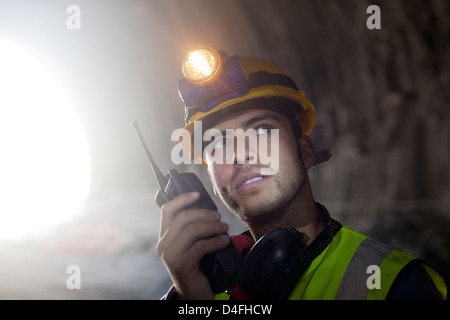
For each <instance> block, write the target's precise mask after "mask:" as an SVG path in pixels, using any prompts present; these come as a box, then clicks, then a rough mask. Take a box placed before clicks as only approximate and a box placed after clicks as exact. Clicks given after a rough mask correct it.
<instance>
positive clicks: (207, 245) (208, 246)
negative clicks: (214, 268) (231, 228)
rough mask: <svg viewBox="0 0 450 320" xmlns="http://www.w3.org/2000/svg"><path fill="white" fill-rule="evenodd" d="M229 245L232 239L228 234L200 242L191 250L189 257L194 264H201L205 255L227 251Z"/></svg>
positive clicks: (188, 252) (188, 253)
mask: <svg viewBox="0 0 450 320" xmlns="http://www.w3.org/2000/svg"><path fill="white" fill-rule="evenodd" d="M229 243H230V237H229V236H228V234H221V235H217V236H214V237H211V238H208V239H204V240H199V241H197V242H196V243H195V244H194V245H193V246H191V247H190V248H189V250H188V251H187V255H188V256H189V257H190V258H191V259H192V261H193V263H196V262H197V261H198V262H200V260H201V259H202V258H203V257H204V256H205V255H207V254H210V253H213V252H216V251H218V250H222V249H225V248H226V247H227V245H228V244H229Z"/></svg>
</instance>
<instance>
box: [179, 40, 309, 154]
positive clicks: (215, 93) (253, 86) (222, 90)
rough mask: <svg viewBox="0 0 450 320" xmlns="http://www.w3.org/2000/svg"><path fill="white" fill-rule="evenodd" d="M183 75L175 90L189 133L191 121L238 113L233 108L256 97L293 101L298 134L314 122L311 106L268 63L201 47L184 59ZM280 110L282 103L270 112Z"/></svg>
mask: <svg viewBox="0 0 450 320" xmlns="http://www.w3.org/2000/svg"><path fill="white" fill-rule="evenodd" d="M183 74H184V76H185V78H183V79H181V80H180V81H179V82H178V91H179V94H180V97H181V99H182V100H183V102H184V104H185V111H186V118H185V121H186V126H185V127H184V129H186V130H188V131H189V132H190V133H191V134H192V133H193V131H194V122H195V121H205V120H211V119H214V118H218V117H223V116H224V113H226V112H228V111H229V112H235V111H239V108H233V107H235V106H241V105H243V104H242V102H246V101H250V100H253V99H260V98H277V99H283V100H287V101H291V102H294V103H295V105H296V106H297V108H298V109H299V110H300V121H301V123H300V125H301V129H302V133H303V134H304V135H309V134H310V133H311V131H312V128H313V126H314V123H315V119H316V113H315V109H314V106H313V105H312V103H311V101H310V100H309V99H308V98H307V96H306V94H305V93H304V92H303V90H299V89H298V88H297V86H296V84H295V82H294V80H292V78H290V77H289V76H288V75H287V74H286V73H285V72H284V71H283V70H282V69H281V68H279V67H278V66H277V65H275V64H274V63H272V62H270V61H267V60H264V59H259V58H251V57H242V56H237V55H235V56H231V57H228V56H227V55H226V54H225V53H224V52H223V51H220V52H219V51H217V50H215V49H213V48H210V47H202V48H198V49H196V50H194V51H193V52H191V53H190V54H189V55H188V56H187V58H186V60H185V61H184V63H183ZM278 107H279V108H280V110H277V108H278ZM282 108H285V107H284V104H280V105H279V106H273V108H272V110H275V111H280V112H282V111H283V110H281V109H282ZM182 144H183V143H182ZM189 152H190V153H191V157H192V152H191V151H189Z"/></svg>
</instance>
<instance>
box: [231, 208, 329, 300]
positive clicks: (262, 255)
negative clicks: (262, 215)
mask: <svg viewBox="0 0 450 320" xmlns="http://www.w3.org/2000/svg"><path fill="white" fill-rule="evenodd" d="M319 208H320V209H321V221H322V222H323V223H324V226H325V228H324V230H323V231H322V232H321V233H320V234H319V235H318V236H317V237H316V238H315V239H314V240H313V242H312V243H311V244H310V245H309V246H305V245H304V243H303V234H302V233H300V232H299V231H298V230H297V229H295V228H290V229H275V230H273V231H271V232H269V233H267V234H266V235H264V236H263V237H261V238H260V239H259V240H258V241H257V242H256V243H255V242H254V240H253V239H252V238H250V237H248V236H247V235H245V234H240V235H235V236H232V237H231V241H232V242H233V244H234V245H235V247H236V248H237V249H238V251H239V252H240V253H241V255H242V257H243V258H244V268H243V271H242V276H241V280H240V281H239V283H238V284H237V285H236V287H234V288H233V289H232V290H228V294H229V295H230V296H231V299H233V300H252V299H265V300H282V299H285V298H287V296H288V295H289V293H290V292H291V290H292V288H293V287H294V286H295V285H296V283H297V281H298V280H299V279H300V277H301V275H302V274H303V273H304V272H305V271H306V269H307V268H308V267H309V265H310V264H311V262H312V261H313V260H314V259H315V258H316V257H317V256H318V255H319V254H320V253H321V252H322V251H323V250H324V249H325V248H326V247H327V246H328V245H329V244H330V242H331V241H332V240H333V233H332V232H331V228H330V226H331V219H330V216H329V214H328V211H326V209H325V208H324V207H321V206H319Z"/></svg>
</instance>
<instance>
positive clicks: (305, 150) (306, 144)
mask: <svg viewBox="0 0 450 320" xmlns="http://www.w3.org/2000/svg"><path fill="white" fill-rule="evenodd" d="M298 141H299V146H300V150H301V152H302V158H303V163H304V164H305V167H306V169H310V168H311V167H312V166H313V165H314V162H315V161H316V150H315V147H314V142H313V141H312V139H311V138H310V137H309V136H301V137H300V139H299V140H298Z"/></svg>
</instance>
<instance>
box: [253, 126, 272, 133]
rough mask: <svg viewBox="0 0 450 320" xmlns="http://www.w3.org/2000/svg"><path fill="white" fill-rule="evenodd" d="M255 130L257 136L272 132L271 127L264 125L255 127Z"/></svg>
mask: <svg viewBox="0 0 450 320" xmlns="http://www.w3.org/2000/svg"><path fill="white" fill-rule="evenodd" d="M255 130H256V133H257V134H270V132H271V131H272V127H271V126H269V125H265V124H264V125H261V126H259V127H257V128H256V129H255Z"/></svg>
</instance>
